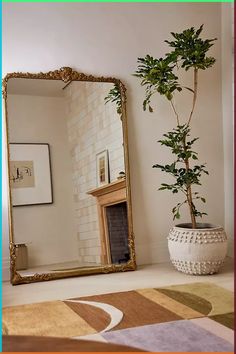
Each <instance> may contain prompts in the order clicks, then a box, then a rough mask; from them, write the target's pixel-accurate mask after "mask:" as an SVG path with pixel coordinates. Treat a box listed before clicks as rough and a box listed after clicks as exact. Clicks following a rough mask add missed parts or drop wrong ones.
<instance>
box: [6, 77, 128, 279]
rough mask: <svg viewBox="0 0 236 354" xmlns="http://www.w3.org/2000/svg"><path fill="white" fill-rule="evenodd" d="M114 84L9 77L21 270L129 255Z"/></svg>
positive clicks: (92, 263)
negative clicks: (112, 96)
mask: <svg viewBox="0 0 236 354" xmlns="http://www.w3.org/2000/svg"><path fill="white" fill-rule="evenodd" d="M113 87H114V83H106V82H89V81H72V82H69V83H65V82H63V81H61V80H40V79H24V78H11V79H10V80H9V82H8V95H7V108H8V134H9V151H10V187H11V197H12V226H13V237H14V243H15V245H16V256H17V258H16V270H17V272H19V273H20V275H32V274H35V273H48V272H49V273H51V272H60V271H71V270H74V269H75V270H76V269H80V268H81V269H82V268H84V267H85V268H87V267H90V268H94V267H99V266H101V265H108V264H122V263H126V262H127V261H129V259H130V251H129V246H128V218H127V199H126V181H125V164H124V144H123V129H122V121H121V119H120V115H119V114H118V113H117V109H116V105H115V103H112V102H109V103H107V104H106V103H105V100H104V99H105V97H106V96H107V95H108V93H109V91H110V90H111V89H112V88H113Z"/></svg>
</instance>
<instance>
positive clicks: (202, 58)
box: [134, 25, 227, 274]
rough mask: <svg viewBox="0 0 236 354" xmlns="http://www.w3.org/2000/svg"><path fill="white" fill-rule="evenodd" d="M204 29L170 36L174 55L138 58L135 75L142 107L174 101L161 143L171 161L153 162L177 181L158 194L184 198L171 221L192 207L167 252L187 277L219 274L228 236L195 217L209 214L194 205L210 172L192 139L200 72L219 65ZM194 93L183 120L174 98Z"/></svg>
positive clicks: (174, 231)
mask: <svg viewBox="0 0 236 354" xmlns="http://www.w3.org/2000/svg"><path fill="white" fill-rule="evenodd" d="M202 30H203V25H202V26H200V28H199V29H197V30H196V29H195V28H194V27H191V28H189V29H186V30H184V31H183V32H181V33H174V32H171V35H172V37H173V38H172V40H170V41H169V40H165V42H166V43H167V44H168V45H169V47H170V51H169V52H168V53H167V54H165V57H164V58H158V59H156V58H153V57H152V56H150V55H146V56H145V57H144V58H138V67H137V70H136V72H135V74H134V75H135V76H137V77H138V78H140V79H141V85H142V86H144V87H145V99H144V101H143V109H144V111H145V110H147V109H148V110H149V112H153V108H152V106H151V99H152V96H153V95H155V94H160V95H163V96H164V97H165V98H166V99H167V101H168V102H169V103H170V105H171V107H172V109H173V114H174V117H175V126H174V128H173V130H172V131H169V132H167V133H166V134H164V135H163V138H162V139H161V140H159V143H160V144H161V145H163V146H165V147H167V148H168V149H170V150H171V152H172V154H173V162H171V163H168V164H159V163H157V164H155V165H154V166H153V168H158V169H160V170H161V171H163V172H165V173H167V174H168V175H171V176H172V177H173V183H162V184H161V186H160V188H159V190H168V191H171V192H172V193H174V194H177V193H179V194H182V196H183V199H181V201H180V202H179V203H178V204H177V205H176V206H174V208H173V209H172V213H173V219H174V220H175V219H180V216H181V215H180V209H181V207H182V206H183V205H187V206H188V210H189V216H190V220H191V222H189V223H182V224H179V225H176V226H174V227H173V228H172V229H171V230H170V233H169V236H168V248H169V253H170V258H171V261H172V263H173V265H174V266H175V267H176V268H177V269H178V270H179V271H182V272H184V273H189V274H213V273H216V272H218V270H219V268H220V266H221V265H222V264H223V261H224V259H225V256H226V252H227V236H226V234H225V232H224V229H223V228H222V227H221V226H215V225H212V224H208V223H199V222H197V218H199V217H202V216H203V215H207V214H206V213H205V212H202V211H200V210H199V209H198V208H197V205H196V202H198V201H200V202H202V203H205V202H206V200H205V198H204V197H202V196H201V195H200V194H199V192H198V191H197V190H195V188H196V186H200V185H201V183H200V179H201V176H202V174H208V171H207V169H206V165H205V164H200V163H198V154H197V152H196V151H195V149H194V148H193V146H194V143H195V142H196V140H198V138H197V137H195V138H192V137H191V135H190V134H191V122H192V119H193V113H194V109H195V105H196V101H197V95H198V72H199V70H207V69H209V68H210V67H212V66H213V65H214V63H215V58H213V57H210V56H207V52H208V51H209V49H210V48H211V46H212V45H213V44H214V41H215V40H216V38H214V39H202V38H201V37H200V35H201V33H202ZM181 70H184V71H188V72H190V73H191V72H192V75H193V84H192V87H185V86H183V85H181V84H180V80H179V74H180V73H181ZM184 90H188V91H190V93H191V95H192V98H191V101H192V105H191V109H190V112H189V116H188V117H187V119H186V120H185V121H183V119H182V117H180V115H179V113H178V112H177V108H176V105H175V103H174V100H173V98H174V96H176V94H177V93H180V94H181V92H182V93H183V92H184Z"/></svg>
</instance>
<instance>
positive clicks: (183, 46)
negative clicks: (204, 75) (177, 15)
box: [165, 25, 216, 71]
mask: <svg viewBox="0 0 236 354" xmlns="http://www.w3.org/2000/svg"><path fill="white" fill-rule="evenodd" d="M202 30H203V25H201V26H200V27H199V29H198V30H195V28H194V27H191V28H189V29H186V30H184V31H183V32H182V33H174V32H171V34H172V36H173V37H174V40H172V41H168V40H165V42H166V43H167V44H169V46H170V47H171V48H174V49H173V51H171V52H170V53H167V54H166V58H167V59H169V60H170V61H171V62H175V63H178V62H180V64H181V67H182V68H184V69H185V70H186V71H187V70H189V69H190V68H192V67H193V68H196V69H202V70H205V69H207V68H209V67H211V66H212V65H213V64H214V63H215V58H213V57H207V56H206V53H207V52H208V50H209V49H210V48H211V47H212V46H213V44H214V43H213V42H214V41H215V40H216V38H213V39H205V40H203V39H202V38H200V37H199V36H200V34H201V32H202Z"/></svg>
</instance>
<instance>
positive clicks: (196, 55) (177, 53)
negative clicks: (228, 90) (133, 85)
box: [133, 25, 216, 112]
mask: <svg viewBox="0 0 236 354" xmlns="http://www.w3.org/2000/svg"><path fill="white" fill-rule="evenodd" d="M202 30H203V25H201V26H200V28H199V29H197V30H195V28H194V27H191V28H189V29H186V30H184V31H183V32H181V33H174V32H171V34H172V36H173V37H174V39H173V40H172V41H168V40H165V42H166V43H167V44H168V45H169V46H170V47H171V48H173V50H171V51H170V52H169V53H167V54H165V58H159V59H155V58H153V57H152V56H150V55H149V54H148V55H146V56H145V57H144V58H138V67H137V70H136V71H135V74H133V75H134V76H136V77H138V78H140V79H141V85H142V86H145V100H144V101H143V110H144V111H145V110H146V109H147V107H148V109H149V111H150V112H153V108H152V107H151V105H150V102H151V97H152V96H153V95H154V94H155V93H159V94H160V95H164V96H165V97H166V98H167V99H168V100H169V101H171V100H172V98H173V95H174V93H175V92H181V91H182V90H183V89H187V90H189V91H191V92H193V93H194V91H193V90H192V89H191V88H189V87H185V86H181V85H180V83H179V78H178V76H177V71H178V69H179V67H181V68H183V69H184V70H186V71H187V70H189V69H190V68H194V69H196V70H199V69H202V70H205V69H207V68H209V67H211V66H212V65H213V64H214V63H215V58H213V57H207V55H206V54H207V52H208V50H209V49H210V47H211V46H212V45H213V42H214V41H215V40H216V38H213V39H205V40H203V39H202V38H200V34H201V32H202Z"/></svg>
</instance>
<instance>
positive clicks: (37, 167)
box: [10, 144, 53, 206]
mask: <svg viewBox="0 0 236 354" xmlns="http://www.w3.org/2000/svg"><path fill="white" fill-rule="evenodd" d="M10 187H11V196H12V205H13V206H20V205H34V204H48V203H52V202H53V200H52V182H51V167H50V154H49V145H48V144H10Z"/></svg>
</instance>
